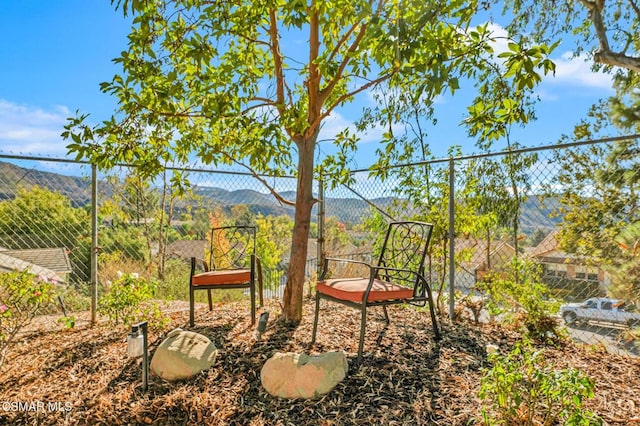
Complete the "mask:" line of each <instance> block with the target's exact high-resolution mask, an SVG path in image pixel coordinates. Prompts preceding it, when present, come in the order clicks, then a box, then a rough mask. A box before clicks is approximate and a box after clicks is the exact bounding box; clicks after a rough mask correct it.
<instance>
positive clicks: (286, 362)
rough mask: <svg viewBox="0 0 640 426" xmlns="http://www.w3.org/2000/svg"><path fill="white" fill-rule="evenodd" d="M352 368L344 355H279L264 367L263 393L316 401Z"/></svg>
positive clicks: (262, 373) (340, 353)
mask: <svg viewBox="0 0 640 426" xmlns="http://www.w3.org/2000/svg"><path fill="white" fill-rule="evenodd" d="M348 368H349V365H348V363H347V357H346V355H345V354H344V353H343V352H327V353H325V354H321V355H315V356H309V355H305V354H297V353H292V352H287V353H281V352H276V354H275V355H273V356H272V357H271V358H269V359H268V360H267V362H266V363H265V364H264V366H263V367H262V370H261V371H260V380H261V382H262V386H263V387H264V389H265V390H266V391H267V392H269V394H271V395H273V396H277V397H280V398H289V399H295V398H316V397H318V396H320V395H324V394H326V393H329V392H330V391H331V390H332V389H333V388H335V387H336V385H337V384H338V383H340V382H341V381H342V380H343V379H344V378H345V376H346V375H347V370H348Z"/></svg>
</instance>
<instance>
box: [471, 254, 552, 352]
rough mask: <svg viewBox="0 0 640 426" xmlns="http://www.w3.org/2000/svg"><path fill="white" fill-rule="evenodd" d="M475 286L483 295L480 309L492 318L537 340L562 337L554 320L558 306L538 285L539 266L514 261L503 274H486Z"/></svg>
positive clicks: (545, 290) (543, 286)
mask: <svg viewBox="0 0 640 426" xmlns="http://www.w3.org/2000/svg"><path fill="white" fill-rule="evenodd" d="M477 287H478V289H479V290H480V291H482V292H483V293H484V294H485V295H487V300H486V302H485V305H484V306H485V307H486V309H487V310H488V311H489V314H490V315H491V316H492V317H496V316H501V317H503V318H504V319H505V320H506V321H507V322H510V323H513V324H515V325H517V326H521V327H522V328H523V329H524V330H523V331H524V332H525V333H526V334H527V335H528V336H530V337H532V338H534V339H537V340H558V339H561V338H563V337H564V333H563V332H562V330H561V329H560V327H559V325H560V323H559V321H558V318H557V317H556V314H557V312H558V310H559V309H560V304H559V302H557V301H556V300H555V299H553V297H552V294H551V292H550V291H549V289H548V288H547V286H546V285H545V284H543V283H542V281H541V270H540V266H539V265H536V264H534V263H532V262H530V261H525V260H521V259H517V258H516V259H514V260H513V261H512V262H511V264H510V265H509V267H508V268H507V269H506V270H505V271H503V272H500V273H493V274H489V275H487V276H486V277H485V278H484V280H483V281H481V282H479V283H478V284H477Z"/></svg>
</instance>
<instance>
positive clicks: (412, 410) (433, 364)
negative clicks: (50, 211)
mask: <svg viewBox="0 0 640 426" xmlns="http://www.w3.org/2000/svg"><path fill="white" fill-rule="evenodd" d="M175 307H176V305H175V304H174V305H173V308H174V312H173V313H172V314H171V316H172V318H173V324H172V326H171V327H169V328H167V329H166V330H165V331H163V332H162V333H156V334H152V335H151V336H150V342H151V350H152V351H153V349H154V348H155V347H156V346H157V345H158V344H159V343H160V342H161V341H162V339H163V337H164V336H165V335H166V333H167V332H168V331H169V330H170V329H171V328H173V327H181V328H188V327H187V323H188V311H186V310H184V309H179V310H177V311H175ZM267 310H269V312H270V315H271V321H270V327H269V329H268V330H267V333H265V335H264V336H263V339H262V341H257V340H256V337H255V330H254V329H253V327H250V323H249V318H248V315H246V313H248V306H247V303H231V304H227V305H224V306H218V307H217V308H216V310H215V311H214V313H213V314H211V313H209V312H208V311H207V310H206V308H205V307H204V306H200V307H199V308H198V312H197V315H196V323H197V324H196V327H194V328H193V331H197V332H199V333H202V334H204V335H206V336H207V337H209V338H210V339H211V340H212V341H213V342H214V343H215V345H216V346H217V347H218V348H219V349H220V352H219V355H218V359H217V360H216V363H215V365H214V366H213V367H212V368H211V369H209V370H207V371H204V372H202V373H201V374H199V375H198V376H197V377H195V378H193V379H191V380H186V381H181V382H176V383H168V382H164V381H161V380H160V379H158V378H157V377H153V376H152V377H151V379H150V384H149V391H148V392H147V393H143V392H142V390H141V383H140V369H139V365H138V362H136V361H133V360H130V359H128V358H127V357H126V330H125V329H117V330H114V329H113V328H111V327H108V326H107V325H105V324H102V325H100V326H97V327H94V328H89V327H87V326H86V325H85V321H86V316H84V317H80V318H79V321H78V324H79V325H78V327H77V328H75V329H72V330H63V329H61V326H59V325H56V324H55V323H54V322H52V321H47V320H46V319H43V320H42V321H41V322H40V323H38V324H37V325H36V327H35V328H32V329H31V330H30V331H29V332H28V333H26V334H24V335H22V336H21V338H20V339H19V341H18V342H16V344H15V345H14V347H12V348H11V353H10V355H9V358H8V360H7V362H6V364H5V366H4V374H3V375H2V377H1V378H0V423H2V424H18V425H32V424H38V425H40V424H42V425H60V424H73V425H75V424H81V425H83V424H91V425H93V424H105V425H112V424H160V425H164V424H170V425H174V424H176V425H181V424H185V425H186V424H209V425H228V424H230V425H343V424H345V425H346V424H354V425H360V424H362V425H371V424H389V425H431V424H433V425H467V424H476V423H479V422H480V420H479V419H480V407H481V401H480V400H479V399H478V397H477V392H478V389H479V383H480V377H481V374H482V368H483V367H485V366H487V354H486V350H485V347H486V344H487V343H493V344H496V345H498V346H499V347H500V351H501V352H505V353H506V352H508V351H509V350H510V348H511V346H512V345H513V344H514V342H515V341H517V339H518V338H519V336H518V335H517V333H513V332H510V331H508V330H505V329H503V328H500V327H498V326H487V325H485V326H481V325H474V324H471V323H466V322H465V323H459V324H449V323H446V322H445V323H444V324H442V328H443V334H444V338H443V340H442V341H440V342H438V343H436V342H435V341H434V340H433V334H432V331H431V324H430V322H429V320H428V315H427V314H425V313H421V312H417V311H415V310H410V309H403V308H399V307H396V308H395V309H390V315H391V318H392V324H391V326H390V327H388V328H387V329H386V332H385V329H384V327H383V323H382V322H380V321H376V319H377V317H378V313H377V312H375V311H373V312H372V313H370V315H371V317H370V318H369V327H368V330H367V337H366V342H365V351H367V352H366V353H365V357H364V362H363V364H362V365H361V366H360V367H359V368H356V367H355V366H354V365H353V360H354V359H355V353H356V351H357V337H356V334H357V330H358V326H359V317H358V313H357V312H356V311H355V310H351V309H346V308H342V307H339V306H337V305H333V304H332V305H325V304H323V310H322V314H321V317H320V331H319V335H318V342H317V344H316V345H315V346H314V347H313V348H310V347H309V345H308V342H309V340H310V336H311V327H312V314H313V305H312V303H308V304H306V305H305V317H304V320H303V322H302V323H301V324H300V325H299V326H298V327H292V326H288V325H286V324H284V323H283V322H280V321H274V320H273V319H274V317H276V316H277V314H278V311H279V308H278V307H277V305H270V306H268V307H267ZM52 329H53V330H52ZM382 333H384V337H383V338H382V339H381V343H380V345H377V344H376V340H378V339H379V338H380V336H381V334H382ZM328 350H344V351H346V352H347V353H348V355H349V357H350V371H349V374H348V376H347V378H346V379H345V380H344V381H343V382H342V383H340V384H339V385H338V386H337V388H336V389H334V390H333V391H332V392H330V393H329V394H328V395H325V396H324V397H323V398H320V399H316V400H296V401H290V400H280V399H277V398H274V397H271V396H270V395H268V394H267V393H266V392H265V391H264V390H263V389H262V386H261V384H260V369H261V367H262V365H263V364H264V362H265V361H266V360H267V359H268V358H269V357H270V356H271V355H272V354H273V353H274V352H276V351H296V352H302V351H304V352H308V353H309V352H311V353H318V352H324V351H328ZM547 359H548V360H550V361H552V362H554V363H555V365H557V367H558V368H565V367H568V366H572V367H575V368H579V369H580V370H582V371H583V372H585V373H587V374H588V375H589V376H591V377H592V378H594V379H595V380H596V396H595V398H593V399H592V400H590V401H589V402H588V408H590V409H592V410H594V411H595V412H596V413H597V414H598V415H599V416H601V417H602V418H603V419H604V421H605V422H606V423H608V424H615V425H628V424H634V423H635V424H640V361H639V360H638V359H636V358H628V357H621V356H616V355H609V354H606V353H603V352H599V351H597V350H593V349H592V350H591V351H589V350H585V349H584V348H580V347H577V346H574V345H573V344H570V343H567V345H566V347H564V348H555V349H549V350H548V352H547ZM54 402H58V403H60V404H59V406H60V407H61V408H62V410H61V411H58V412H56V411H54V412H51V411H49V406H48V404H49V403H54ZM17 403H22V404H24V403H33V405H32V406H31V408H35V410H33V411H28V410H24V408H25V407H24V406H22V407H18V408H22V409H16V404H17ZM38 403H41V404H42V405H41V406H40V407H38V406H37V404H38ZM12 404H13V405H12ZM65 404H66V405H65Z"/></svg>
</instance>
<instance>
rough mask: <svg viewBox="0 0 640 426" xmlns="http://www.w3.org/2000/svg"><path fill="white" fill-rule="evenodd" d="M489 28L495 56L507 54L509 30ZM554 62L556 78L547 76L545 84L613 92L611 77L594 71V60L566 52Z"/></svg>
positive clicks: (489, 24) (498, 27) (492, 25)
mask: <svg viewBox="0 0 640 426" xmlns="http://www.w3.org/2000/svg"><path fill="white" fill-rule="evenodd" d="M487 28H488V30H489V31H490V32H491V36H492V38H494V41H493V42H492V43H491V46H492V47H493V49H494V52H495V55H496V56H497V55H499V54H500V53H503V52H507V51H508V50H509V46H508V43H509V34H508V32H507V30H506V29H505V28H504V27H502V26H500V25H498V24H495V23H488V24H487ZM552 60H553V62H554V63H555V64H556V73H555V76H554V75H547V76H545V77H544V82H547V83H552V84H558V85H563V86H571V87H588V88H594V89H608V90H611V75H608V74H605V73H602V72H594V71H592V70H591V63H592V60H591V59H589V58H587V57H586V56H584V55H583V56H579V57H576V58H574V57H573V52H564V53H563V54H561V55H560V57H554V58H552ZM546 95H547V96H546V97H547V98H549V97H555V95H552V94H551V93H549V92H547V93H546Z"/></svg>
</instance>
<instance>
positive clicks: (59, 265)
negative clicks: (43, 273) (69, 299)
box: [0, 247, 71, 274]
mask: <svg viewBox="0 0 640 426" xmlns="http://www.w3.org/2000/svg"><path fill="white" fill-rule="evenodd" d="M0 254H4V255H6V256H11V257H13V258H15V259H20V260H23V261H25V262H28V263H31V264H33V265H38V266H40V267H42V268H45V269H49V270H51V271H54V272H57V273H62V274H68V273H70V272H71V261H70V260H69V256H68V254H67V250H66V249H65V248H62V247H56V248H39V249H26V250H3V251H0Z"/></svg>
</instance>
